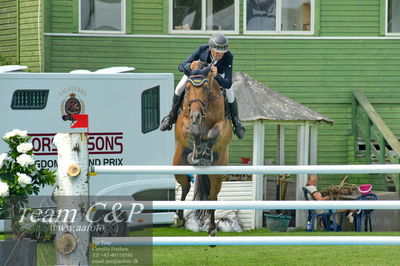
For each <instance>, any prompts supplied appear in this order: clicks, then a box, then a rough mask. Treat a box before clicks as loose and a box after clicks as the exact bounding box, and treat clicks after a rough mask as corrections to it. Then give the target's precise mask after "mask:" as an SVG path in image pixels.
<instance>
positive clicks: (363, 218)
mask: <svg viewBox="0 0 400 266" xmlns="http://www.w3.org/2000/svg"><path fill="white" fill-rule="evenodd" d="M357 200H378V196H377V195H375V194H373V193H369V194H365V195H361V196H359V197H358V198H357ZM371 212H373V210H359V211H357V213H356V215H355V216H354V226H355V230H356V232H361V231H362V225H363V224H364V231H365V232H367V231H368V227H369V231H370V232H372V223H371Z"/></svg>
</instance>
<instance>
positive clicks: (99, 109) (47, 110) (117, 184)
mask: <svg viewBox="0 0 400 266" xmlns="http://www.w3.org/2000/svg"><path fill="white" fill-rule="evenodd" d="M173 85H174V79H173V75H172V74H166V73H164V74H139V73H124V74H102V73H101V72H99V73H89V74H70V73H2V74H0V113H1V117H2V119H1V123H0V134H1V135H2V136H3V135H4V134H5V133H6V132H8V131H10V130H13V129H15V128H18V129H21V130H27V131H28V134H29V135H31V136H32V144H33V147H34V156H35V162H36V165H37V166H39V167H40V168H56V167H57V150H56V148H55V147H54V146H53V145H52V139H53V137H54V135H55V134H56V133H57V132H82V131H86V129H84V128H77V129H72V128H71V124H72V123H73V118H72V116H71V115H72V114H87V115H88V117H89V128H88V130H87V131H88V133H89V135H88V148H89V158H90V165H94V166H98V165H160V164H161V165H170V164H171V163H172V158H173V153H174V148H175V145H174V136H173V132H172V131H167V132H161V131H160V130H158V127H159V123H160V117H161V115H164V114H166V113H167V112H168V111H169V108H170V103H171V101H172V99H171V95H172V92H173ZM7 151H8V147H7V146H6V143H4V142H0V153H3V152H7ZM144 178H145V181H146V182H143V190H142V189H141V183H142V180H144V179H143V177H142V178H139V177H138V175H135V174H130V175H124V174H115V175H111V176H110V175H100V174H99V175H96V176H92V177H91V179H90V194H91V195H104V196H133V197H134V198H135V199H136V200H151V199H163V200H169V199H170V198H169V197H172V196H173V195H174V192H173V193H171V191H168V190H172V191H173V190H174V189H175V179H174V178H173V176H172V175H157V174H155V175H146V176H145V177H144ZM151 184H153V185H154V186H152V185H151ZM52 191H53V187H46V188H44V189H42V190H41V192H40V195H51V193H52ZM135 192H136V194H135ZM134 194H135V195H134ZM149 195H150V196H151V197H148V196H149ZM171 195H172V196H171ZM171 217H172V215H169V216H168V217H167V218H168V219H167V220H171V219H172V218H171ZM164 218H165V217H164ZM155 219H156V220H157V218H156V217H155ZM161 220H164V219H163V218H161ZM154 222H156V223H157V222H162V221H154Z"/></svg>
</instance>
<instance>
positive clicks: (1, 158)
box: [0, 153, 7, 168]
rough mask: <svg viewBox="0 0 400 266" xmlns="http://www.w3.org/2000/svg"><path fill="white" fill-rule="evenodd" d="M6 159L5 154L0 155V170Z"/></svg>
mask: <svg viewBox="0 0 400 266" xmlns="http://www.w3.org/2000/svg"><path fill="white" fill-rule="evenodd" d="M6 159H7V153H2V154H0V168H2V167H3V165H4V161H5V160H6Z"/></svg>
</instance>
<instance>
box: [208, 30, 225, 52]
mask: <svg viewBox="0 0 400 266" xmlns="http://www.w3.org/2000/svg"><path fill="white" fill-rule="evenodd" d="M208 46H209V47H210V49H212V50H214V51H217V52H221V53H225V52H228V39H227V38H226V37H225V35H224V34H222V33H215V34H213V35H212V36H211V37H210V39H209V40H208Z"/></svg>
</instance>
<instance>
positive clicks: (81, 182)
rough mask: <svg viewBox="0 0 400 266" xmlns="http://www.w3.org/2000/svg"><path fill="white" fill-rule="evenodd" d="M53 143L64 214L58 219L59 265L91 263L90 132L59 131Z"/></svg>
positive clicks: (59, 203) (60, 207) (56, 192)
mask: <svg viewBox="0 0 400 266" xmlns="http://www.w3.org/2000/svg"><path fill="white" fill-rule="evenodd" d="M53 143H54V144H55V145H56V147H57V150H58V171H57V184H56V186H55V189H54V192H53V195H54V196H55V201H56V203H57V213H58V214H59V213H63V214H64V216H60V218H59V219H58V223H57V235H56V239H55V245H56V250H57V265H89V240H90V237H89V234H90V231H89V227H90V223H89V221H87V219H86V212H87V210H88V204H89V203H88V202H89V201H88V195H89V180H88V167H89V155H88V149H87V136H86V133H58V134H57V135H56V136H55V137H54V141H53ZM78 228H79V229H80V230H78ZM85 228H86V229H85Z"/></svg>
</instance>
